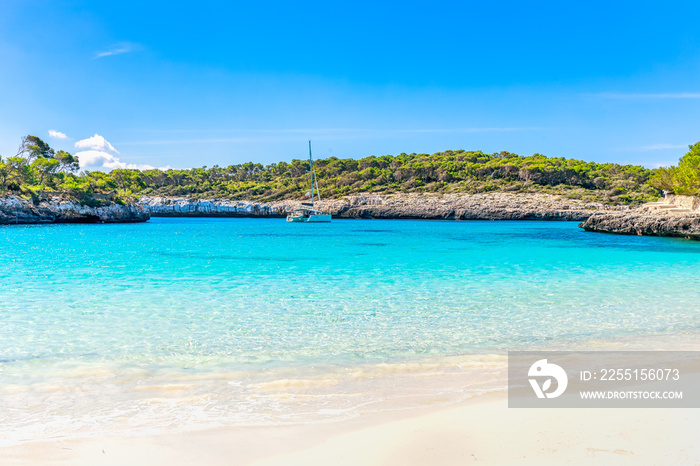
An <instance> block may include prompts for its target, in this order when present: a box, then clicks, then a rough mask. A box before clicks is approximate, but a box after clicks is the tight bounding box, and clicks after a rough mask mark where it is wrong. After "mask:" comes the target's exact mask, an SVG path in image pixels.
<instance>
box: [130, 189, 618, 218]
mask: <svg viewBox="0 0 700 466" xmlns="http://www.w3.org/2000/svg"><path fill="white" fill-rule="evenodd" d="M139 202H140V204H141V205H142V206H143V207H145V208H147V209H149V211H150V212H151V215H152V216H154V217H159V216H170V217H173V216H176V217H183V216H184V217H187V216H193V217H196V216H199V217H216V216H221V217H283V216H285V215H287V213H289V212H291V211H292V210H294V209H295V208H297V207H300V206H301V201H274V202H269V203H255V202H247V201H229V200H222V199H213V200H192V199H187V198H164V197H142V198H141V200H140V201H139ZM317 208H318V209H319V210H321V211H323V212H326V213H330V214H332V215H333V216H334V217H340V218H383V219H442V220H584V219H587V218H588V217H590V216H591V215H592V214H594V213H596V212H601V211H617V210H626V209H627V207H625V206H609V205H605V204H602V203H598V202H584V201H581V200H576V199H565V198H563V197H561V196H554V195H549V194H514V193H489V194H473V195H469V194H446V195H438V194H389V195H376V194H367V195H356V196H347V197H344V198H342V199H330V200H324V201H322V202H321V203H319V204H317Z"/></svg>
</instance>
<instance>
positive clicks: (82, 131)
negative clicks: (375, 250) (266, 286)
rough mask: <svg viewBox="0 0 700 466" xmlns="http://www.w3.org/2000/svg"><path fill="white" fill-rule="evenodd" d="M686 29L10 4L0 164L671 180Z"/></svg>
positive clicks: (251, 6) (475, 10) (695, 93)
mask: <svg viewBox="0 0 700 466" xmlns="http://www.w3.org/2000/svg"><path fill="white" fill-rule="evenodd" d="M698 17H700V2H696V1H688V2H683V1H678V2H665V3H660V2H645V1H636V2H580V3H573V2H467V1H462V2H443V1H432V2H412V1H403V2H382V3H377V2H363V1H353V2H340V1H335V2H302V1H299V2H276V1H268V2H260V1H259V2H236V1H230V2H214V1H207V0H200V1H198V2H181V3H178V2H172V1H170V2H154V1H147V0H142V1H130V0H124V1H120V2H93V1H60V2H57V1H35V0H21V1H16V0H4V1H3V3H2V5H1V6H0V64H1V66H2V68H1V69H0V155H2V156H5V157H6V156H11V155H14V153H15V151H16V150H17V146H18V144H19V141H20V139H21V137H22V136H23V135H26V134H36V135H38V136H40V137H42V138H44V139H45V140H47V141H48V142H49V143H50V144H51V145H52V146H53V147H56V148H58V149H64V150H68V151H70V152H72V153H79V154H81V153H82V155H81V159H84V161H86V162H90V165H89V166H88V168H98V167H100V166H105V167H116V166H132V165H133V166H156V167H163V166H172V167H175V168H185V167H193V166H204V165H206V166H213V165H215V164H218V165H221V166H226V165H229V164H232V163H242V162H246V161H255V162H261V163H270V162H277V161H280V160H291V159H292V158H300V157H305V156H306V141H307V140H309V139H311V140H313V144H314V153H315V155H316V156H318V157H326V156H338V157H356V158H359V157H364V156H368V155H384V154H398V153H400V152H427V153H433V152H437V151H441V150H446V149H466V150H483V151H485V152H497V151H501V150H508V151H511V152H516V153H518V154H521V155H530V154H533V153H535V152H539V153H543V154H546V155H549V156H564V157H574V158H580V159H584V160H594V161H598V162H619V163H635V164H643V165H647V166H650V167H654V166H657V165H659V164H660V165H667V164H673V163H675V162H676V161H677V160H678V158H679V157H680V156H682V155H683V154H684V153H685V152H686V151H687V145H688V144H692V143H694V142H697V141H699V140H700V28H697V27H696V26H695V22H696V18H698ZM50 130H53V131H54V132H53V133H52V134H53V135H54V136H50V135H49V131H50ZM63 135H65V138H59V137H55V136H60V137H62V136H63ZM76 144H77V146H76Z"/></svg>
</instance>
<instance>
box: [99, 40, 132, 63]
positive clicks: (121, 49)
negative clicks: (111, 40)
mask: <svg viewBox="0 0 700 466" xmlns="http://www.w3.org/2000/svg"><path fill="white" fill-rule="evenodd" d="M140 48H141V46H140V45H139V44H134V43H131V42H119V43H118V44H114V45H113V46H111V47H110V48H109V49H107V50H103V51H102V52H97V53H96V54H95V56H94V57H93V60H95V59H98V58H104V57H111V56H112V55H121V54H123V53H129V52H135V51H137V50H139V49H140Z"/></svg>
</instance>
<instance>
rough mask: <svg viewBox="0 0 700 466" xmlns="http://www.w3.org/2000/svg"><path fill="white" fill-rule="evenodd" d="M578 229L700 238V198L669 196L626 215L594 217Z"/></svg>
mask: <svg viewBox="0 0 700 466" xmlns="http://www.w3.org/2000/svg"><path fill="white" fill-rule="evenodd" d="M579 226H580V227H581V228H583V229H584V230H586V231H597V232H601V233H616V234H621V235H649V236H675V237H679V238H690V239H700V198H698V197H692V196H677V195H667V196H666V197H665V198H664V199H662V200H659V201H658V202H650V203H648V204H644V205H642V206H640V207H637V208H635V209H631V210H629V211H628V212H626V213H608V214H604V215H594V216H592V217H590V218H589V219H588V220H586V221H585V222H583V223H581V224H580V225H579Z"/></svg>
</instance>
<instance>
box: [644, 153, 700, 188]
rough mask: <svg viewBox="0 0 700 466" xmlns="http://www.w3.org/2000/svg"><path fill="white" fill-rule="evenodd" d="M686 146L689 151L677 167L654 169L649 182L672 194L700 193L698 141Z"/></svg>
mask: <svg viewBox="0 0 700 466" xmlns="http://www.w3.org/2000/svg"><path fill="white" fill-rule="evenodd" d="M688 148H689V149H690V151H689V152H688V153H687V154H685V155H684V156H683V157H681V159H680V161H679V162H678V166H677V167H669V168H659V169H658V170H655V171H654V173H653V174H652V175H651V177H650V178H649V183H650V184H651V185H652V186H653V187H655V188H657V189H661V190H665V191H669V192H672V193H674V194H684V195H687V196H698V195H700V142H696V143H695V144H694V145H692V146H688Z"/></svg>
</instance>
